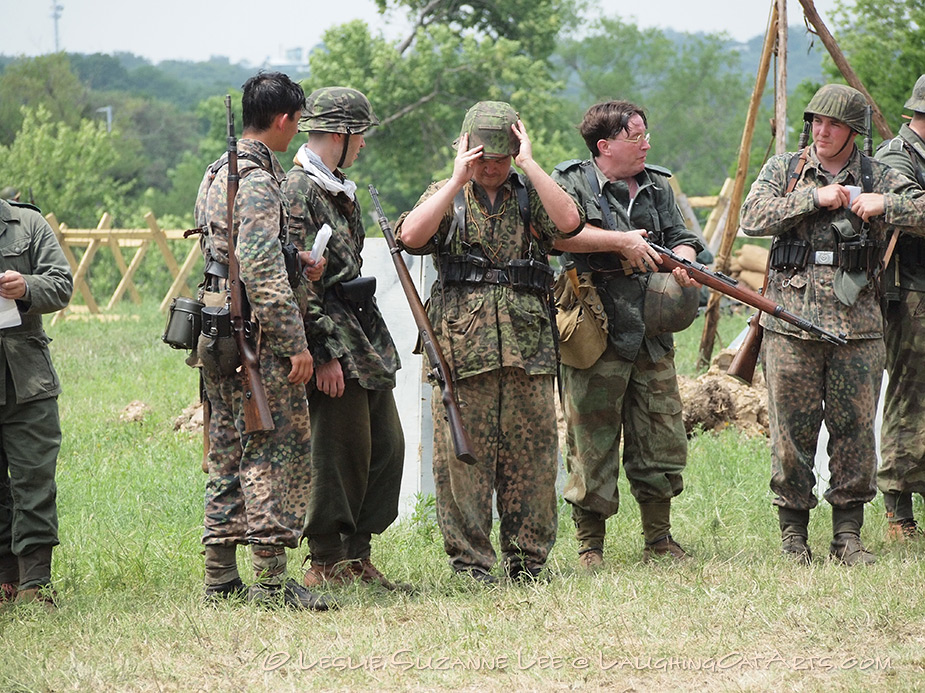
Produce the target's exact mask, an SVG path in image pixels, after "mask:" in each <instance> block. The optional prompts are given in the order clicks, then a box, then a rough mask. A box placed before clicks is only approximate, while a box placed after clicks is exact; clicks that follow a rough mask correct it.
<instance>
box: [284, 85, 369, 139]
mask: <svg viewBox="0 0 925 693" xmlns="http://www.w3.org/2000/svg"><path fill="white" fill-rule="evenodd" d="M378 124H379V119H378V118H377V117H376V114H375V113H373V107H372V106H371V105H370V103H369V99H367V98H366V96H365V95H364V94H363V92H360V91H357V90H356V89H350V88H349V87H322V88H321V89H316V90H315V91H313V92H312V93H311V94H309V96H308V98H307V99H306V100H305V109H304V110H303V111H302V117H301V118H300V119H299V132H339V133H341V134H347V135H356V134H360V133H363V132H366V131H367V130H368V129H369V128H371V127H372V126H373V125H378Z"/></svg>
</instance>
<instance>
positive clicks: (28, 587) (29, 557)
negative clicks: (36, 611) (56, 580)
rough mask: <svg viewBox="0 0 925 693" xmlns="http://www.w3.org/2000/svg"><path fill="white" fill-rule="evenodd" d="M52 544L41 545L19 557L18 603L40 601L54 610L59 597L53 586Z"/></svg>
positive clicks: (49, 609)
mask: <svg viewBox="0 0 925 693" xmlns="http://www.w3.org/2000/svg"><path fill="white" fill-rule="evenodd" d="M51 552H52V547H51V546H39V547H37V548H35V549H33V550H32V551H30V552H29V553H27V554H25V555H23V556H20V557H19V588H18V590H17V591H16V603H17V604H23V603H32V602H38V603H40V604H42V605H43V606H44V607H45V609H46V610H48V611H54V610H55V607H56V603H57V599H58V595H57V593H56V592H55V591H54V589H53V588H52V586H51Z"/></svg>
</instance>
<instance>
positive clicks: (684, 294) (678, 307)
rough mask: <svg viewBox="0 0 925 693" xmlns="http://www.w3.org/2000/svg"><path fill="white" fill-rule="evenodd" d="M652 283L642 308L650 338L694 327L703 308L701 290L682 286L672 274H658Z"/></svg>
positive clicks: (652, 278)
mask: <svg viewBox="0 0 925 693" xmlns="http://www.w3.org/2000/svg"><path fill="white" fill-rule="evenodd" d="M648 280H649V281H648V283H647V285H646V295H645V299H644V300H643V304H642V321H643V322H644V323H645V325H646V337H655V336H657V335H660V334H665V333H666V332H680V331H681V330H684V329H687V328H688V327H690V325H691V323H692V322H694V318H696V317H697V310H698V309H699V308H700V290H699V289H695V288H693V287H683V286H681V285H680V284H678V282H677V281H675V278H674V276H673V275H672V274H671V273H670V272H654V273H652V274H650V275H648Z"/></svg>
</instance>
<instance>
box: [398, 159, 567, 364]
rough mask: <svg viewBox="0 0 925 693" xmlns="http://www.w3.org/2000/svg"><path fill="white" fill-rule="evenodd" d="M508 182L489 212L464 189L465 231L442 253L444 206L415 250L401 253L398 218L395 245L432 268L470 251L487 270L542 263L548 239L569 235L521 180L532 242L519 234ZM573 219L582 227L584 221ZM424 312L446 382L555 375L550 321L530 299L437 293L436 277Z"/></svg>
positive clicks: (473, 187) (490, 289)
mask: <svg viewBox="0 0 925 693" xmlns="http://www.w3.org/2000/svg"><path fill="white" fill-rule="evenodd" d="M515 175H517V174H515V173H514V172H513V171H511V174H510V176H509V177H508V180H507V182H505V183H504V185H503V186H502V187H501V189H500V190H499V191H498V195H497V198H496V200H495V205H494V209H491V205H490V204H489V202H488V198H487V195H486V194H485V192H484V190H483V189H482V188H481V187H480V186H479V185H478V184H477V183H475V182H474V181H470V182H469V183H467V184H466V186H465V188H464V191H465V198H466V214H465V220H466V222H465V228H462V227H461V228H459V229H457V230H456V232H455V233H454V234H453V236H452V238H451V239H450V243H449V247H446V241H447V237H448V235H449V232H450V229H451V228H452V227H453V220H454V212H453V208H452V206H450V207H448V208H447V210H446V213H445V214H444V216H443V219H442V220H441V222H440V226H439V228H438V229H437V233H436V234H434V236H433V237H432V238H431V240H430V241H429V242H428V243H427V244H426V245H424V246H423V247H421V248H413V249H412V248H407V247H405V246H404V245H403V244H402V243H401V227H402V223H403V222H404V219H405V217H406V216H407V213H406V214H404V215H402V217H401V219H399V221H398V224H397V225H396V228H395V235H396V237H397V239H398V243H399V245H400V246H401V247H402V248H403V249H404V250H406V251H407V252H409V253H411V254H414V255H426V254H433V255H434V260H435V264H436V265H437V267H438V268H439V267H440V257H441V256H452V255H465V254H466V253H467V252H469V251H470V250H471V249H473V248H475V247H476V246H478V247H480V248H481V252H482V253H483V254H484V256H485V257H487V259H488V261H489V262H490V263H491V264H492V265H493V266H499V265H505V264H507V263H508V262H510V261H511V260H523V259H530V257H531V256H532V257H533V258H535V259H540V260H542V261H543V262H545V261H546V253H547V252H548V251H549V250H551V249H552V244H553V242H554V241H555V240H557V239H560V238H567V237H569V236H572V235H574V234H575V233H577V231H575V232H572V233H563V232H561V231H559V229H558V228H556V226H555V224H553V222H552V220H551V219H550V218H549V214H547V212H546V209H545V208H544V207H543V204H542V202H541V201H540V197H539V195H538V194H537V192H536V190H535V189H534V188H533V186H532V185H531V184H530V182H529V181H526V189H527V199H528V201H529V208H530V222H531V224H530V225H531V226H532V227H533V230H534V233H535V234H537V235H536V237H534V236H532V235H531V234H530V233H528V232H526V231H525V230H524V223H523V218H522V217H521V211H520V207H519V205H518V202H517V196H516V194H515V191H514V185H513V182H512V180H513V176H515ZM446 183H447V181H446V180H443V181H440V182H438V183H433V184H431V186H430V187H429V188H428V189H427V190H426V191H425V192H424V194H423V195H422V196H421V198H420V199H419V200H418V202H417V204H418V205H420V204H421V203H422V202H424V200H426V199H428V198H429V197H430V196H431V195H433V194H434V193H435V192H436V191H437V190H439V189H440V188H441V187H443V186H444V185H446ZM579 212H580V210H579ZM581 217H582V218H581V221H582V225H583V224H584V215H583V214H582V215H581ZM579 228H580V227H579ZM531 248H532V251H531ZM550 284H551V279H550ZM427 312H428V317H429V318H430V321H431V323H433V326H434V332H435V334H436V337H437V339H438V341H439V343H440V346H441V347H442V349H443V351H444V354H445V355H446V360H447V363H448V364H449V365H450V368H451V369H452V371H453V377H454V379H459V378H466V377H469V376H473V375H478V374H479V373H486V372H488V371H493V370H497V369H499V368H503V367H512V368H522V369H523V370H525V371H526V372H527V374H529V375H552V374H555V373H556V349H555V342H554V337H553V332H552V330H553V329H555V327H554V326H553V325H552V323H551V322H550V304H549V302H548V299H547V298H546V297H544V296H541V295H539V294H538V293H536V292H532V291H523V290H515V289H513V288H512V287H510V286H503V285H500V284H490V283H487V282H481V283H465V284H462V283H452V284H448V285H446V286H444V282H443V281H442V280H441V278H440V277H438V279H437V281H436V282H434V285H433V287H432V290H431V294H430V299H429V300H428V302H427Z"/></svg>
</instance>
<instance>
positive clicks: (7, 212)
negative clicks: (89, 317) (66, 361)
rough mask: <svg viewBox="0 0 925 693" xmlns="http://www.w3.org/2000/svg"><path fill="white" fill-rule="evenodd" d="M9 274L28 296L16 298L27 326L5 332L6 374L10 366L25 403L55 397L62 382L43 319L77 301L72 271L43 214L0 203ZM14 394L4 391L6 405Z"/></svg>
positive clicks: (0, 264)
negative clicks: (18, 276)
mask: <svg viewBox="0 0 925 693" xmlns="http://www.w3.org/2000/svg"><path fill="white" fill-rule="evenodd" d="M7 270H12V271H15V272H19V273H20V274H21V275H22V276H23V278H24V279H25V280H26V294H25V295H24V296H23V297H22V298H20V299H17V300H16V307H17V308H18V309H19V313H20V318H21V319H22V324H20V325H17V326H16V327H7V328H4V329H2V330H0V372H5V371H6V368H7V366H8V367H9V372H10V375H11V376H12V378H13V387H14V389H15V391H16V401H17V402H19V403H22V402H31V401H34V400H39V399H47V398H49V397H54V396H56V395H58V394H60V393H61V384H60V382H59V381H58V375H57V373H55V369H54V367H53V366H52V365H51V356H50V354H49V352H48V342H50V341H51V340H50V339H49V338H48V336H47V335H46V334H45V330H44V329H43V328H42V315H43V314H44V313H53V312H55V311H58V310H61V309H62V308H64V307H65V306H67V304H68V302H69V301H70V300H71V293H72V292H73V290H74V283H73V278H72V277H71V268H70V266H69V265H68V263H67V258H65V257H64V252H63V251H62V250H61V246H60V245H58V239H57V238H55V234H54V231H52V230H51V227H50V226H49V225H48V222H47V221H45V219H44V218H42V215H41V214H40V213H39V212H38V211H37V210H35V209H34V208H32V207H30V206H29V205H19V204H10V203H8V202H6V201H4V200H0V272H6V271H7ZM8 394H9V393H8V392H7V391H6V390H5V388H0V404H7V401H6V397H7V395H8Z"/></svg>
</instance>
